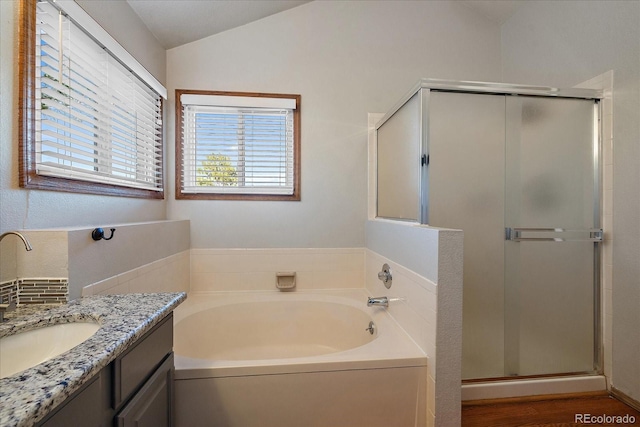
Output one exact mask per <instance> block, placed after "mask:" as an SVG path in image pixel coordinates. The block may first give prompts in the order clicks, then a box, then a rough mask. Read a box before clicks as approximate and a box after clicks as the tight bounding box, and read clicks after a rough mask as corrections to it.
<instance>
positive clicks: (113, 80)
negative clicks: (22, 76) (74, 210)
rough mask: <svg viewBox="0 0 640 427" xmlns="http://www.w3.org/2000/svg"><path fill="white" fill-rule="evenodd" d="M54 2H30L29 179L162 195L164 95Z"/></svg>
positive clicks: (46, 184)
mask: <svg viewBox="0 0 640 427" xmlns="http://www.w3.org/2000/svg"><path fill="white" fill-rule="evenodd" d="M59 3H61V4H62V5H63V6H64V4H65V2H55V3H53V2H49V1H38V2H37V3H36V4H35V34H34V38H33V41H32V49H33V52H34V55H33V61H34V63H33V67H32V69H33V74H34V75H33V79H32V81H33V89H34V90H33V97H34V98H33V99H32V100H27V101H31V108H32V112H31V114H30V115H29V117H30V118H31V119H32V120H33V121H32V123H31V124H30V125H31V126H32V129H31V131H30V132H28V133H27V134H26V136H27V137H30V139H32V140H30V141H27V143H28V144H29V147H30V149H32V153H31V156H30V162H31V164H29V165H28V167H29V168H30V170H29V173H30V174H31V176H30V177H29V178H30V180H33V181H35V183H36V185H35V186H36V187H39V185H37V184H38V183H40V184H42V183H44V184H43V185H42V186H41V188H42V187H44V188H48V189H60V190H64V191H74V189H77V190H78V191H80V192H90V193H93V192H96V193H100V194H118V195H125V196H134V197H152V198H161V197H163V168H162V163H163V156H162V96H161V95H160V94H159V93H158V92H157V91H156V90H154V89H152V88H151V87H150V86H149V84H147V82H145V81H144V80H143V79H142V78H141V77H140V76H138V75H137V74H135V73H134V72H132V71H131V70H130V68H129V67H127V66H125V65H123V63H122V62H121V61H122V60H121V59H120V58H116V57H115V56H114V54H113V52H112V50H110V49H109V48H108V46H105V45H104V44H101V43H99V42H98V41H97V40H96V38H95V34H90V33H88V30H87V29H85V28H83V27H81V26H80V25H79V24H78V23H77V22H76V20H75V19H73V18H72V17H70V16H69V15H68V13H67V11H63V10H61V9H60V5H59ZM66 3H68V2H66ZM72 6H73V5H72ZM94 22H95V21H94ZM111 40H113V39H111ZM114 42H115V41H114ZM118 47H119V48H120V49H121V47H120V46H119V45H118ZM114 50H115V49H114ZM34 176H35V177H37V178H36V179H34ZM28 182H29V180H27V183H28ZM76 184H77V185H76ZM94 184H95V185H94ZM26 186H29V185H26ZM113 188H115V189H116V190H115V191H113V190H112V189H113ZM118 189H124V190H118Z"/></svg>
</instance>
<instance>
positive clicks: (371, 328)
mask: <svg viewBox="0 0 640 427" xmlns="http://www.w3.org/2000/svg"><path fill="white" fill-rule="evenodd" d="M365 331H369V333H370V334H371V335H373V334H374V333H375V332H376V324H375V323H373V320H372V321H371V322H369V327H368V328H367V329H365Z"/></svg>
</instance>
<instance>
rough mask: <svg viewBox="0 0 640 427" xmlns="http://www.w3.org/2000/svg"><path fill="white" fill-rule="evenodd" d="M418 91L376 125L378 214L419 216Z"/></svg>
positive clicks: (408, 218) (390, 216)
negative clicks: (379, 124)
mask: <svg viewBox="0 0 640 427" xmlns="http://www.w3.org/2000/svg"><path fill="white" fill-rule="evenodd" d="M421 105H422V104H421V98H420V92H418V93H417V94H415V95H414V96H413V97H412V98H411V99H409V101H407V102H406V103H405V104H404V105H403V106H402V107H401V108H400V109H398V111H396V112H395V113H394V114H393V116H391V117H390V118H389V119H388V120H387V121H386V122H385V123H384V124H383V125H382V126H380V128H379V129H378V147H377V157H378V168H377V170H378V179H377V182H378V189H377V192H378V197H377V201H378V216H379V217H383V218H395V219H402V220H407V221H416V222H417V221H419V220H420V150H421V148H420V123H421V114H422V109H421Z"/></svg>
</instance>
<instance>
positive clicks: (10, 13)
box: [0, 0, 171, 232]
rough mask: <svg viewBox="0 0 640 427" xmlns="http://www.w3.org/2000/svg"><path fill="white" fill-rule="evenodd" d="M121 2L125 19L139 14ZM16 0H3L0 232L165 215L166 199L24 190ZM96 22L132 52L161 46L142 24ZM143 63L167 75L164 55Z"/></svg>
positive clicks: (120, 10)
mask: <svg viewBox="0 0 640 427" xmlns="http://www.w3.org/2000/svg"><path fill="white" fill-rule="evenodd" d="M104 3H107V2H104ZM109 3H110V2H109ZM117 3H118V8H117V10H118V14H119V17H120V19H121V20H122V22H132V21H134V20H135V19H134V18H133V17H131V16H130V15H131V14H133V10H132V9H131V8H130V7H129V6H128V5H126V3H125V2H123V1H118V2H117ZM18 5H19V2H18V1H5V0H3V1H0V20H1V25H0V213H1V214H0V232H5V231H9V230H15V229H34V228H50V227H76V226H81V225H88V226H100V225H102V224H103V223H124V222H140V221H150V220H159V219H164V218H165V214H166V212H165V201H164V200H142V199H131V198H123V197H105V196H93V195H83V194H72V193H64V192H57V191H42V190H24V189H21V188H20V187H19V184H18V122H17V120H18V116H17V114H16V112H17V111H18V96H17V95H18V79H17V74H18V28H19V25H18ZM124 5H126V7H124ZM114 6H115V5H114ZM103 9H104V7H103ZM127 11H128V12H127ZM105 15H106V14H105ZM98 18H100V17H98ZM135 18H137V16H135ZM111 19H113V17H111ZM98 22H100V23H101V24H103V26H104V27H105V28H108V29H109V28H110V27H112V28H114V29H117V31H120V33H119V34H113V36H114V37H115V38H116V39H119V40H121V42H123V40H129V43H127V46H128V49H129V51H130V53H132V54H133V55H139V54H141V52H145V51H157V49H158V47H159V44H158V45H157V46H156V45H154V44H153V40H150V39H149V38H148V37H147V38H141V37H140V35H139V34H140V31H141V30H140V29H139V28H138V30H136V31H133V32H131V31H132V28H131V26H118V27H117V28H116V27H115V26H113V25H109V24H108V23H107V22H106V21H104V22H101V21H100V19H98ZM151 37H152V36H151ZM156 43H157V42H156ZM134 46H135V48H134ZM145 65H146V66H147V67H149V71H150V72H151V73H152V74H154V75H156V76H157V77H164V61H162V60H160V61H157V63H156V64H155V65H154V66H155V67H157V68H156V69H152V68H151V67H150V62H148V63H147V64H145ZM168 184H169V185H170V184H171V183H170V182H169V183H168Z"/></svg>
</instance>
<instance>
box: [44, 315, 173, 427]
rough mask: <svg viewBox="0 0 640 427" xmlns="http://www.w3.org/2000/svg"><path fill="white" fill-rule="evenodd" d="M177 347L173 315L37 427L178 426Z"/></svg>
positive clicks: (166, 318)
mask: <svg viewBox="0 0 640 427" xmlns="http://www.w3.org/2000/svg"><path fill="white" fill-rule="evenodd" d="M172 349H173V315H172V314H170V315H168V316H167V317H165V318H164V319H163V320H162V321H161V322H160V323H159V324H158V325H156V326H154V327H153V329H151V330H150V331H149V332H147V333H146V334H145V335H144V336H143V337H142V338H140V339H139V340H137V341H136V342H134V343H133V344H132V345H131V346H130V347H129V348H128V349H127V350H125V351H124V352H123V353H122V354H121V355H119V356H118V357H117V358H116V359H115V360H114V361H113V362H111V363H110V364H109V365H107V366H106V367H105V368H103V369H102V370H101V371H100V372H99V373H98V374H96V375H95V376H94V377H93V378H92V379H91V380H89V381H88V382H87V383H86V384H84V385H83V386H82V388H80V389H79V390H77V391H76V392H75V393H73V394H72V395H71V396H70V397H69V398H68V399H67V400H66V401H65V402H64V403H63V404H62V405H61V406H60V407H59V408H57V409H56V410H55V411H54V412H53V413H51V414H49V415H48V416H47V417H45V418H44V419H43V420H42V421H40V422H39V423H38V424H37V425H38V426H42V427H58V426H59V427H68V426H88V427H89V426H90V427H99V426H103V427H109V426H118V427H128V426H140V425H148V426H154V427H155V426H157V427H165V426H166V427H171V426H173V424H174V422H173V420H174V409H173V374H174V365H173V351H172Z"/></svg>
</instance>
